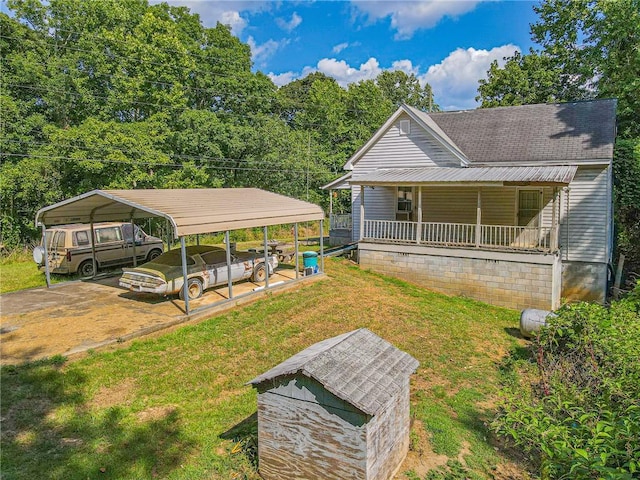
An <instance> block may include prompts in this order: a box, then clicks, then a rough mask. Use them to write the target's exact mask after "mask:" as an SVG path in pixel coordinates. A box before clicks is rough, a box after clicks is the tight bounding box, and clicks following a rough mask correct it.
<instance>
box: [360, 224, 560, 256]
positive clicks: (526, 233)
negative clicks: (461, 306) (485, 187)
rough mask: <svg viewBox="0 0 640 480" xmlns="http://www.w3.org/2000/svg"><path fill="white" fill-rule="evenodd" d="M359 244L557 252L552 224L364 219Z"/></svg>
mask: <svg viewBox="0 0 640 480" xmlns="http://www.w3.org/2000/svg"><path fill="white" fill-rule="evenodd" d="M554 223H555V222H554ZM361 241H365V242H372V243H394V244H405V245H425V246H434V247H454V248H456V247H459V248H476V249H489V250H505V251H523V252H541V253H553V252H556V251H557V250H558V225H557V223H555V224H554V225H553V226H550V227H542V226H541V227H535V226H534V227H530V226H518V225H483V224H472V223H445V222H408V221H397V220H396V221H393V220H368V219H366V218H365V220H364V222H362V234H361Z"/></svg>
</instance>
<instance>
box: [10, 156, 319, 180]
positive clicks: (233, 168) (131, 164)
mask: <svg viewBox="0 0 640 480" xmlns="http://www.w3.org/2000/svg"><path fill="white" fill-rule="evenodd" d="M0 156H5V157H18V158H32V157H33V158H46V159H49V160H71V161H75V162H99V163H113V164H124V165H130V166H132V167H133V166H139V165H145V166H155V167H175V168H187V167H193V168H196V169H211V170H240V171H257V172H264V171H265V170H266V169H265V168H264V167H261V168H252V167H222V166H215V165H193V166H191V165H184V164H182V163H163V162H160V161H156V162H150V161H140V160H135V161H127V160H112V159H101V158H76V157H67V156H63V155H36V154H28V153H2V154H0ZM276 170H277V171H278V172H287V173H300V174H301V173H307V170H294V169H283V168H278V169H276ZM309 173H311V174H313V175H316V176H321V175H328V174H330V173H331V172H322V171H319V170H316V171H311V172H309Z"/></svg>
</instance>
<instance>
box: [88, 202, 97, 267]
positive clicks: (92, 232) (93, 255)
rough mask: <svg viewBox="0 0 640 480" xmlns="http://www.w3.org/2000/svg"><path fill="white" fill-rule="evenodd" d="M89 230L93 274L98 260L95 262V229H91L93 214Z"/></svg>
mask: <svg viewBox="0 0 640 480" xmlns="http://www.w3.org/2000/svg"><path fill="white" fill-rule="evenodd" d="M89 231H91V263H92V264H93V276H94V277H95V276H96V274H97V273H98V262H96V231H95V230H94V229H93V214H92V215H91V219H90V220H89Z"/></svg>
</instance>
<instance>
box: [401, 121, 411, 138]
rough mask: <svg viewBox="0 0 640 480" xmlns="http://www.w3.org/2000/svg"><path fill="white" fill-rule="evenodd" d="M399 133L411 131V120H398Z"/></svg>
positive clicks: (407, 133)
mask: <svg viewBox="0 0 640 480" xmlns="http://www.w3.org/2000/svg"><path fill="white" fill-rule="evenodd" d="M399 127H400V128H399V130H400V135H409V134H410V133H411V121H410V120H400V125H399Z"/></svg>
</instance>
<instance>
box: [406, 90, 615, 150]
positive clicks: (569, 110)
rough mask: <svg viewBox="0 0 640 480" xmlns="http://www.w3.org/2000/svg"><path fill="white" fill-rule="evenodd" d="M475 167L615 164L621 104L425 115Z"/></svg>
mask: <svg viewBox="0 0 640 480" xmlns="http://www.w3.org/2000/svg"><path fill="white" fill-rule="evenodd" d="M413 111H414V113H415V114H416V115H419V116H422V117H430V118H431V119H432V120H433V121H434V122H435V123H436V124H438V125H439V126H440V128H441V129H442V130H443V131H444V132H446V133H447V135H448V136H449V138H450V139H451V140H453V141H454V142H455V144H456V145H457V146H458V148H460V150H462V152H464V154H465V156H466V157H467V158H468V159H469V160H470V161H471V162H472V163H497V162H523V163H524V162H560V163H567V162H572V161H587V160H607V159H608V160H610V159H611V158H613V143H614V139H615V132H616V100H615V99H605V100H590V101H582V102H572V103H553V104H537V105H520V106H512V107H495V108H479V109H476V110H464V111H457V112H437V113H428V114H427V113H425V112H420V111H418V110H416V109H413Z"/></svg>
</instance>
